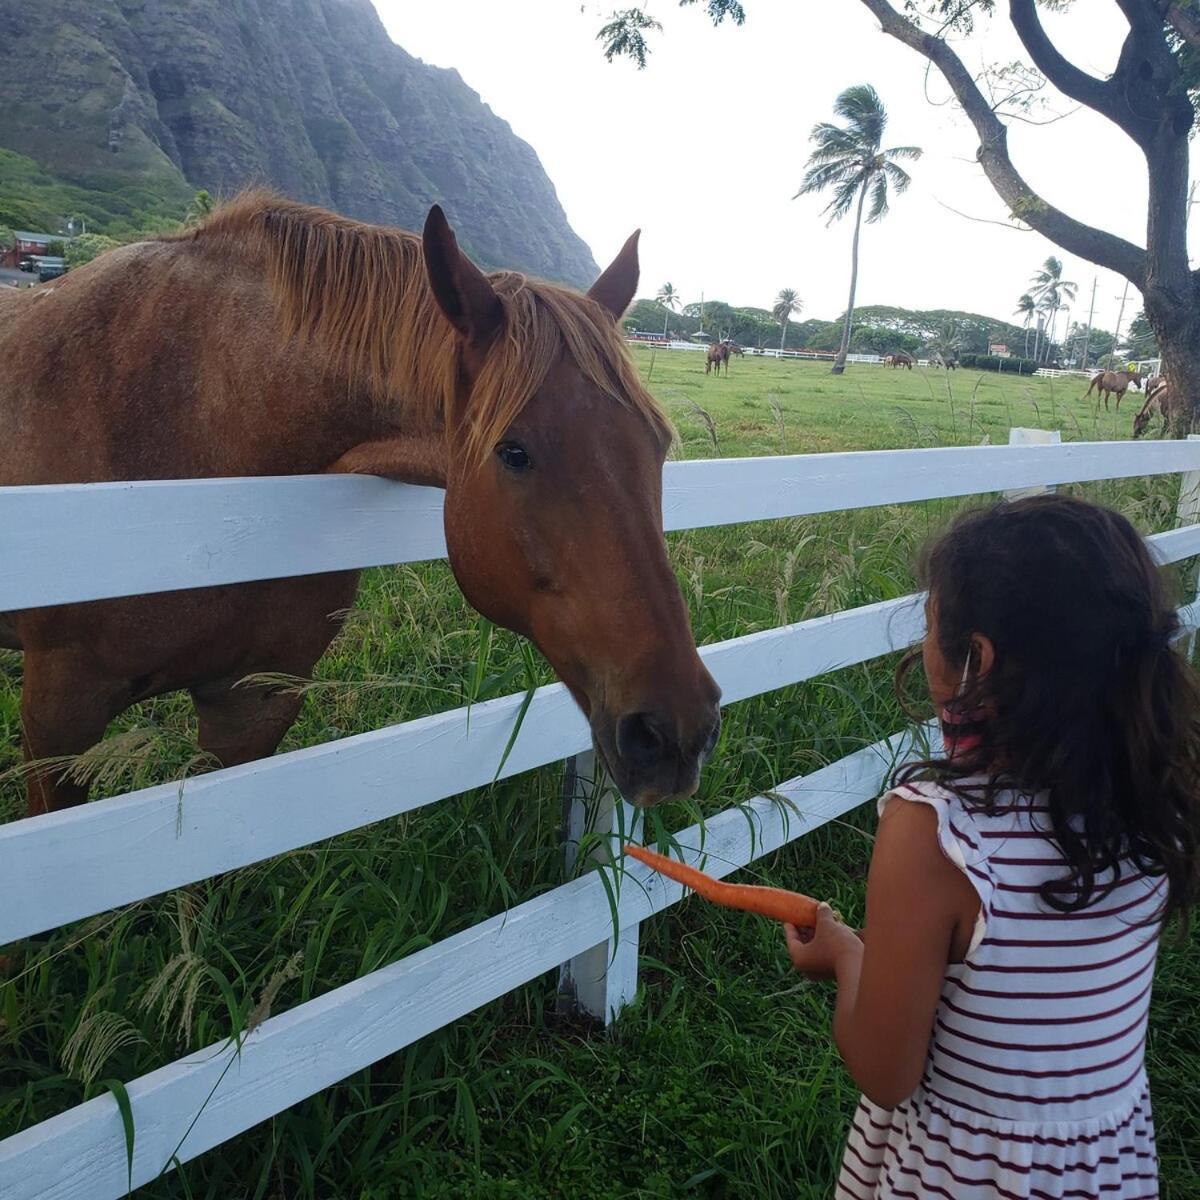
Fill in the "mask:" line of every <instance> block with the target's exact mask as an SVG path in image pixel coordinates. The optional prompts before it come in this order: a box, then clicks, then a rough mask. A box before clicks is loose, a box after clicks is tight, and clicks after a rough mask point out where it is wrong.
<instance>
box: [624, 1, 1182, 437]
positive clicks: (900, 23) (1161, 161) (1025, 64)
mask: <svg viewBox="0 0 1200 1200" xmlns="http://www.w3.org/2000/svg"><path fill="white" fill-rule="evenodd" d="M703 2H704V6H705V8H706V9H707V11H708V14H709V16H710V17H711V18H712V20H713V22H714V23H715V24H720V23H721V22H722V21H724V20H726V19H730V20H733V21H735V22H738V23H740V22H742V21H743V20H745V17H746V13H745V10H744V8H743V6H742V4H741V3H739V2H738V0H703ZM847 2H849V0H847ZM681 3H682V4H683V5H684V6H685V7H687V6H690V5H694V4H695V3H697V0H681ZM859 3H861V4H863V5H864V6H865V7H866V8H867V9H868V11H870V12H871V13H872V14H873V15H874V16H875V17H876V19H877V20H878V21H879V24H880V26H881V27H882V31H883V33H884V34H886V35H887V36H888V37H891V38H894V39H895V40H896V41H898V42H900V43H901V44H902V45H905V46H907V47H908V48H909V49H910V50H912V51H914V52H915V53H917V54H919V55H920V56H921V57H922V58H924V59H925V60H926V61H927V62H928V63H929V64H931V65H932V66H933V67H935V68H937V70H938V71H939V73H940V74H941V75H942V77H943V79H944V80H945V81H946V83H947V84H948V85H949V87H950V90H951V91H952V92H953V94H954V98H955V100H956V101H957V103H958V105H959V107H960V108H961V109H962V111H963V112H964V113H965V114H966V116H967V118H968V119H969V120H970V122H971V124H972V126H973V127H974V129H975V132H976V134H977V136H978V138H979V149H978V151H977V157H978V160H979V164H980V166H981V167H982V168H983V170H984V173H985V174H986V175H987V178H988V180H989V182H990V183H991V185H992V187H993V189H994V190H995V191H996V193H997V195H998V196H999V197H1000V198H1001V199H1002V200H1003V201H1004V202H1005V204H1006V205H1007V206H1008V210H1009V213H1010V214H1011V216H1012V217H1013V218H1014V219H1015V220H1018V221H1021V222H1023V223H1024V224H1026V225H1028V226H1029V227H1030V228H1032V229H1035V230H1037V232H1039V233H1041V234H1042V235H1044V236H1045V237H1046V238H1048V239H1049V240H1050V241H1052V242H1054V243H1055V244H1056V245H1058V246H1061V247H1062V249H1064V250H1066V251H1067V252H1068V253H1070V254H1074V255H1076V256H1078V257H1079V258H1083V259H1086V260H1087V261H1088V262H1092V263H1095V264H1096V265H1097V266H1101V267H1106V268H1108V269H1109V270H1111V271H1115V272H1116V273H1117V274H1119V275H1123V276H1124V277H1125V278H1126V279H1128V280H1129V282H1130V283H1132V284H1133V285H1134V287H1136V288H1137V289H1138V290H1139V291H1140V292H1141V293H1142V296H1143V298H1144V301H1145V315H1146V320H1147V322H1148V323H1149V325H1150V327H1151V329H1152V330H1153V331H1154V335H1155V337H1156V338H1157V340H1158V343H1159V346H1160V347H1161V349H1162V358H1163V367H1164V370H1165V373H1166V374H1167V375H1169V376H1170V377H1171V379H1172V381H1173V383H1174V384H1175V386H1176V388H1178V389H1179V391H1180V393H1181V394H1182V395H1183V396H1185V397H1186V399H1187V403H1186V404H1184V405H1180V406H1179V407H1180V411H1181V420H1180V422H1179V426H1180V429H1179V430H1178V431H1179V432H1182V429H1183V427H1184V426H1186V427H1189V428H1190V427H1193V426H1194V425H1196V424H1197V422H1198V419H1200V271H1193V270H1192V268H1191V265H1190V263H1189V261H1188V252H1187V223H1188V211H1189V207H1190V205H1189V201H1188V151H1189V144H1190V138H1191V133H1192V130H1193V128H1194V126H1195V124H1196V101H1197V99H1198V98H1200V7H1198V6H1197V4H1196V3H1195V0H1117V4H1118V6H1119V7H1120V9H1121V13H1122V15H1123V16H1124V18H1125V20H1126V22H1127V24H1128V31H1127V32H1126V33H1125V34H1124V36H1123V40H1122V44H1121V47H1120V51H1119V53H1118V54H1115V55H1114V54H1111V53H1109V52H1107V51H1106V50H1105V48H1102V47H1099V46H1092V47H1090V56H1091V57H1092V58H1094V59H1098V60H1104V59H1105V58H1107V59H1109V61H1112V60H1114V59H1115V62H1116V66H1115V68H1114V69H1113V71H1112V73H1111V74H1110V75H1109V76H1108V77H1107V78H1102V77H1100V76H1097V75H1093V74H1091V73H1090V72H1088V71H1085V70H1083V69H1082V68H1080V67H1078V66H1077V65H1076V64H1075V63H1073V62H1071V61H1070V59H1068V58H1067V56H1066V55H1065V54H1064V53H1063V51H1062V50H1061V49H1060V48H1059V45H1058V44H1056V42H1055V36H1058V34H1059V29H1056V30H1055V31H1054V34H1055V36H1052V35H1051V33H1050V31H1048V30H1047V29H1046V27H1045V26H1044V25H1043V24H1042V20H1041V15H1040V13H1039V10H1038V0H1009V3H1008V6H1007V10H1006V15H1007V20H1008V22H1009V24H1010V25H1011V27H1012V31H1013V32H1014V33H1015V34H1016V36H1017V38H1018V39H1019V41H1020V42H1021V45H1022V47H1023V49H1024V51H1025V55H1026V58H1025V59H1022V60H1019V61H1017V62H1016V63H1010V64H1008V65H1006V66H997V65H991V66H985V68H984V70H983V71H982V72H980V71H979V70H977V69H975V68H974V66H968V65H967V63H966V62H965V61H964V60H963V57H962V56H960V54H959V51H958V50H957V49H956V48H955V45H954V44H952V41H951V39H954V42H956V43H958V44H962V42H963V40H964V39H967V38H969V37H970V35H971V34H973V33H975V32H976V31H977V30H979V29H980V27H981V26H983V25H985V24H986V22H988V21H989V20H991V19H994V18H996V14H997V6H996V3H995V0H977V2H974V3H971V2H968V3H963V2H962V0H905V3H904V4H903V5H899V4H897V5H896V6H893V3H892V2H891V0H859ZM1045 7H1047V8H1051V9H1062V8H1064V7H1066V5H1064V4H1062V3H1060V2H1054V3H1050V2H1048V0H1047V2H1046V3H1045ZM640 12H641V10H640V9H638V8H633V9H628V10H626V12H625V14H617V15H616V16H617V18H619V19H615V20H614V22H613V26H619V25H620V21H621V19H624V18H625V17H629V16H630V15H631V14H637V13H640ZM998 19H1003V18H998ZM1078 19H1079V20H1080V21H1085V20H1086V19H1087V17H1086V15H1082V16H1080V17H1079V18H1078ZM613 26H610V27H609V33H608V36H607V37H606V38H605V44H606V46H612V45H613V40H612V32H613ZM1059 28H1060V29H1064V30H1065V28H1066V27H1065V25H1064V26H1060V27H1059ZM980 36H981V37H982V32H981V33H980ZM1067 36H1069V34H1067ZM991 41H993V42H997V43H998V42H1000V41H1001V39H999V38H994V39H991ZM985 44H988V43H985ZM642 49H643V54H642V55H641V58H640V62H641V63H642V64H643V65H644V63H645V53H644V50H645V43H644V41H643V44H642ZM615 52H616V53H620V52H621V51H620V50H619V48H618V49H617V50H616V51H615ZM967 57H968V59H970V60H972V62H973V60H974V57H975V55H974V54H973V53H969V54H968V55H967ZM1046 83H1049V84H1051V85H1052V86H1053V87H1054V88H1056V89H1057V90H1058V91H1059V92H1061V93H1062V94H1063V95H1065V96H1066V97H1067V98H1068V99H1070V100H1073V101H1074V102H1075V103H1077V104H1080V105H1083V106H1085V107H1087V108H1090V109H1092V110H1093V111H1094V112H1096V113H1098V114H1099V115H1100V116H1102V117H1104V118H1106V119H1107V120H1108V121H1110V122H1111V123H1112V124H1113V125H1115V126H1116V127H1117V128H1119V129H1121V130H1122V131H1123V132H1124V133H1126V134H1127V135H1128V136H1129V137H1130V138H1131V139H1132V140H1133V142H1134V143H1136V145H1137V146H1138V148H1139V149H1140V150H1141V151H1142V154H1143V155H1144V157H1145V160H1146V168H1147V177H1148V201H1147V221H1146V244H1145V247H1144V248H1143V247H1142V246H1138V245H1135V244H1134V243H1133V242H1130V241H1127V240H1126V239H1125V238H1122V237H1118V236H1117V235H1115V234H1113V233H1109V232H1108V231H1107V230H1104V229H1099V228H1097V227H1095V226H1093V225H1088V224H1086V223H1085V222H1083V221H1080V220H1078V219H1077V218H1075V217H1072V216H1071V215H1070V214H1069V213H1066V212H1064V211H1063V210H1062V209H1060V208H1057V207H1055V206H1054V205H1053V204H1051V203H1050V202H1049V201H1048V200H1046V199H1045V198H1044V197H1043V196H1041V195H1040V194H1039V193H1038V192H1036V191H1035V190H1034V189H1033V187H1032V186H1031V185H1030V184H1029V183H1028V182H1027V181H1026V179H1025V178H1024V177H1023V176H1022V175H1021V173H1020V171H1019V170H1018V169H1017V166H1016V164H1015V163H1014V162H1013V160H1012V156H1011V154H1010V153H1009V147H1008V122H1009V121H1011V120H1013V119H1018V120H1019V119H1026V120H1027V119H1028V117H1027V115H1026V114H1027V113H1028V111H1029V109H1030V108H1031V107H1033V106H1035V105H1037V104H1038V103H1039V100H1040V95H1039V93H1040V92H1041V91H1042V89H1043V88H1044V86H1045V84H1046Z"/></svg>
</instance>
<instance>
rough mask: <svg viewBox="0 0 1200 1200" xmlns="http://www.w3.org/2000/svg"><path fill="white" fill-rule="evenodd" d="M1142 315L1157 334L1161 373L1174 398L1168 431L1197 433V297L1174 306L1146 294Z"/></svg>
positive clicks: (1199, 352) (1199, 398)
mask: <svg viewBox="0 0 1200 1200" xmlns="http://www.w3.org/2000/svg"><path fill="white" fill-rule="evenodd" d="M1146 318H1147V320H1149V322H1150V325H1151V327H1152V328H1153V329H1154V332H1155V334H1156V336H1157V337H1158V344H1159V348H1160V353H1161V357H1162V367H1161V371H1162V374H1163V375H1164V376H1165V377H1166V379H1167V380H1168V382H1169V383H1170V384H1171V390H1172V393H1173V394H1174V396H1175V398H1176V400H1177V401H1178V402H1177V403H1176V404H1175V405H1174V406H1173V411H1172V414H1171V416H1172V420H1171V429H1170V434H1171V436H1172V437H1186V436H1187V435H1188V434H1189V433H1200V296H1197V297H1196V298H1195V299H1193V301H1192V303H1191V304H1183V305H1175V304H1169V303H1164V301H1163V298H1162V297H1161V295H1159V296H1154V297H1153V299H1152V298H1151V296H1150V295H1148V296H1147V297H1146Z"/></svg>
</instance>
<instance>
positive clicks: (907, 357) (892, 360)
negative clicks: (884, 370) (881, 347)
mask: <svg viewBox="0 0 1200 1200" xmlns="http://www.w3.org/2000/svg"><path fill="white" fill-rule="evenodd" d="M915 361H916V360H915V359H914V358H913V356H912V355H911V354H905V353H904V352H903V351H900V352H899V353H897V354H889V355H888V356H887V357H886V358H885V359H884V360H883V364H884V366H886V367H893V368H895V367H907V368H908V369H909V370H910V371H911V370H912V369H913V363H914V362H915Z"/></svg>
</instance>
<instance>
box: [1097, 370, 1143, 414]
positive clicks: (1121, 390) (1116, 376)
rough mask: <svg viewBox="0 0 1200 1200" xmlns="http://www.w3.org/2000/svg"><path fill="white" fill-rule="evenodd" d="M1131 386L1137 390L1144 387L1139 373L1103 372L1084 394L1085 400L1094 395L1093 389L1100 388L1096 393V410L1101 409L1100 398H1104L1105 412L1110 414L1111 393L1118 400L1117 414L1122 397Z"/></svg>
mask: <svg viewBox="0 0 1200 1200" xmlns="http://www.w3.org/2000/svg"><path fill="white" fill-rule="evenodd" d="M1131 385H1132V386H1133V387H1135V388H1140V387H1141V386H1142V377H1141V375H1139V374H1138V373H1137V371H1101V372H1099V373H1098V374H1097V375H1095V376H1094V377H1093V378H1092V382H1091V383H1090V384H1088V390H1087V391H1086V392H1084V393H1083V398H1084V399H1085V400H1086V399H1087V398H1088V397H1089V396H1090V395H1091V394H1092V389H1093V388H1099V391H1098V392H1097V393H1096V408H1097V409H1099V407H1100V397H1101V396H1103V397H1104V411H1105V412H1108V396H1109V393H1110V392H1111V393H1112V394H1113V395H1114V396H1116V398H1117V412H1120V411H1121V397H1122V396H1124V395H1125V393H1126V391H1127V390H1128V389H1129V387H1130V386H1131Z"/></svg>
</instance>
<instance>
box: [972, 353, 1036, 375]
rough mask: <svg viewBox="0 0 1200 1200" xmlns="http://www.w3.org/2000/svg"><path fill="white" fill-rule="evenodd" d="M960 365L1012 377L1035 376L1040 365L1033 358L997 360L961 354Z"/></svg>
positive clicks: (989, 356)
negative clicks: (1002, 373)
mask: <svg viewBox="0 0 1200 1200" xmlns="http://www.w3.org/2000/svg"><path fill="white" fill-rule="evenodd" d="M958 365H959V366H960V367H965V368H967V369H968V370H975V371H1003V372H1004V373H1005V374H1011V375H1033V374H1034V373H1035V372H1036V371H1037V369H1038V367H1039V366H1041V364H1040V363H1036V362H1034V361H1033V359H1032V358H1016V357H1014V358H997V357H996V356H995V355H993V354H960V355H959V356H958Z"/></svg>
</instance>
